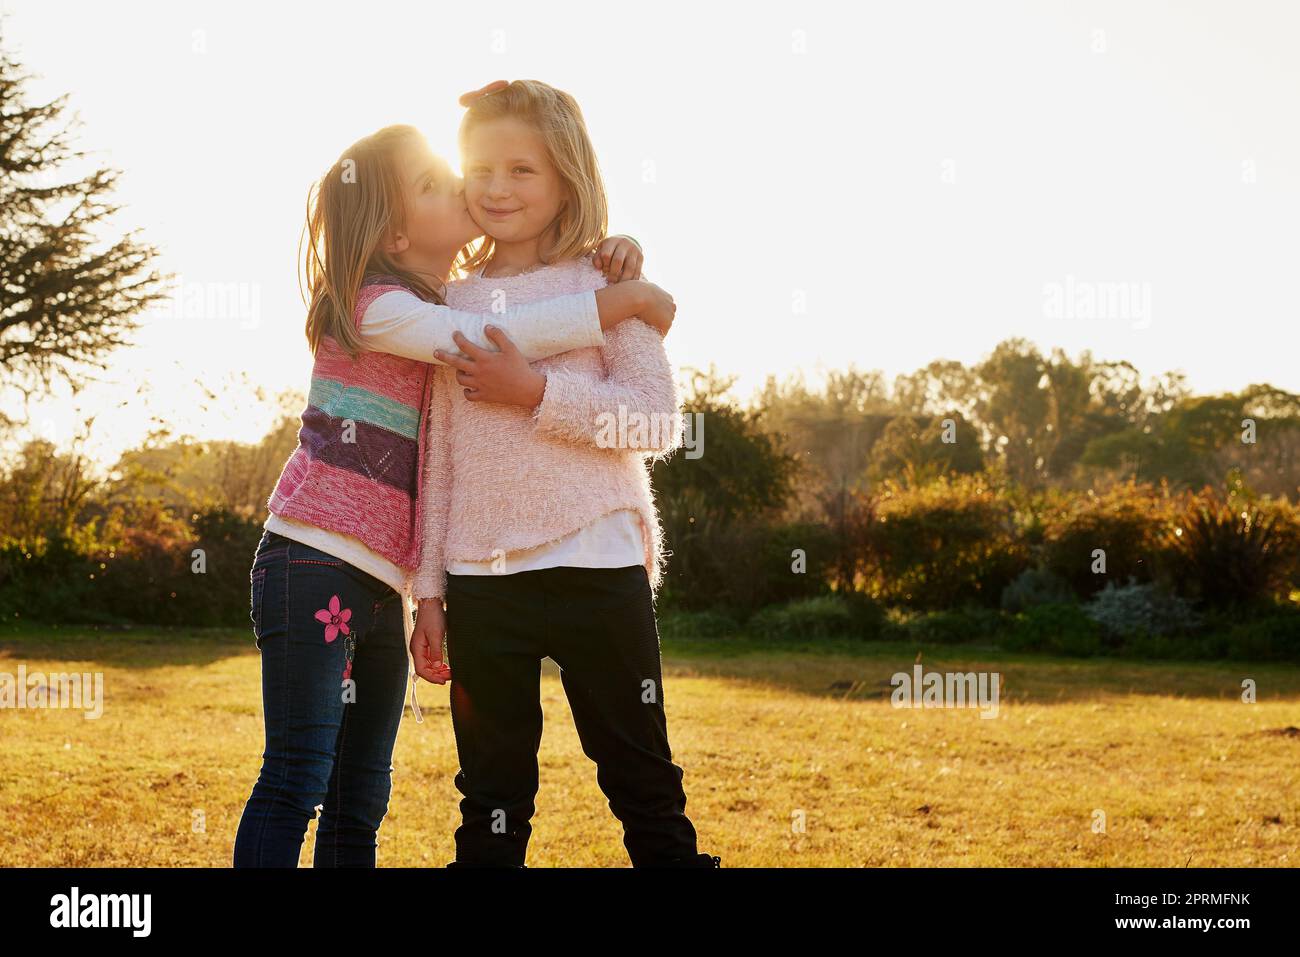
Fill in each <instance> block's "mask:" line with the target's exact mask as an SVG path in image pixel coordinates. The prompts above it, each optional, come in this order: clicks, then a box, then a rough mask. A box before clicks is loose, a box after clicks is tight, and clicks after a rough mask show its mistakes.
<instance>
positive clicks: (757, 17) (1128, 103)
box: [0, 0, 1300, 456]
mask: <svg viewBox="0 0 1300 957" xmlns="http://www.w3.org/2000/svg"><path fill="white" fill-rule="evenodd" d="M0 10H4V11H5V12H6V13H7V14H8V18H7V22H6V25H5V27H4V37H5V43H6V45H7V46H8V47H9V48H10V49H11V50H13V51H14V52H15V53H16V54H17V55H18V56H19V58H20V59H21V60H22V61H23V62H24V63H25V65H26V66H27V68H28V69H29V70H31V71H34V72H37V73H39V74H42V78H41V79H40V81H39V82H37V83H36V84H34V86H33V92H34V94H35V95H37V96H40V97H47V96H53V95H57V94H59V93H62V92H70V93H71V94H72V106H73V108H74V109H75V110H77V111H78V112H79V113H80V115H81V117H82V119H83V121H84V128H83V130H82V132H81V139H80V142H81V144H82V145H83V146H85V147H87V148H94V149H97V150H101V151H102V153H101V154H100V155H101V156H102V157H103V159H104V160H105V161H106V162H108V163H111V164H112V165H115V166H117V167H120V168H121V169H123V170H124V171H125V177H124V180H123V184H122V188H121V190H120V192H119V198H120V199H121V200H123V201H125V202H126V203H128V204H129V209H128V210H127V212H126V213H125V214H124V217H125V218H124V219H123V224H124V225H136V224H138V225H139V226H141V227H143V228H144V230H145V238H146V239H147V240H148V241H150V242H152V243H154V244H156V245H158V246H160V247H161V248H162V249H163V251H164V254H165V257H164V259H163V261H162V263H161V267H162V268H163V269H166V270H170V271H173V272H176V273H179V274H180V275H181V277H182V278H183V280H184V282H185V283H186V284H189V283H200V284H205V285H203V286H199V287H196V288H199V289H205V290H206V289H211V288H213V287H215V286H219V285H221V284H239V288H241V289H242V290H243V292H244V294H245V295H246V296H249V297H250V298H249V299H248V301H247V305H248V306H252V305H253V304H256V306H257V314H256V315H255V316H253V317H252V318H251V320H249V319H245V318H243V317H241V315H240V314H239V313H238V312H237V311H234V310H231V311H228V312H227V313H226V314H225V315H211V314H208V313H207V310H204V309H194V308H185V309H182V310H180V314H179V315H176V314H173V315H158V316H154V317H151V318H150V319H148V320H147V323H146V327H145V328H144V329H143V330H142V331H141V333H140V334H139V336H138V339H137V341H138V345H137V346H136V347H134V348H132V349H130V350H124V351H121V352H119V353H117V354H115V355H114V356H113V357H112V359H111V362H112V366H113V368H112V370H111V373H110V375H111V377H112V379H113V382H112V383H110V384H107V385H106V386H104V387H102V388H99V389H92V390H90V391H89V392H88V393H85V394H83V396H81V397H80V398H79V400H78V401H79V402H80V406H79V407H80V408H81V409H82V410H84V411H98V412H99V413H100V415H99V420H98V422H97V424H96V427H95V439H94V443H93V446H92V447H93V448H94V449H95V450H96V451H98V452H99V454H101V455H103V456H111V455H112V454H114V453H116V451H118V450H119V449H121V448H123V447H126V446H131V445H134V444H136V443H137V442H138V441H139V440H140V439H141V438H142V437H143V435H144V433H145V431H146V429H147V428H148V420H149V416H150V415H151V414H153V415H157V416H160V417H161V418H163V419H165V420H167V421H168V422H170V423H171V424H172V425H173V426H174V427H176V428H178V429H179V430H181V431H188V432H191V433H193V434H196V435H199V436H201V437H224V436H229V437H236V438H242V439H247V440H252V439H256V438H257V437H259V436H260V435H261V434H262V433H263V432H264V431H265V429H266V427H267V425H268V424H269V421H270V413H269V410H268V409H266V408H265V407H263V406H259V405H257V404H256V403H255V402H253V401H251V400H250V398H249V397H248V396H246V395H245V394H243V392H242V390H227V391H224V392H221V393H220V395H219V398H218V401H216V402H206V403H205V402H203V401H201V393H200V391H199V390H198V389H197V388H196V387H195V385H194V381H195V379H196V378H201V379H202V380H203V381H204V382H206V383H208V384H209V385H211V386H213V387H214V388H217V389H218V390H219V391H220V389H221V386H222V383H225V382H228V381H230V377H231V376H235V375H239V374H242V373H246V374H247V376H248V379H249V380H250V381H251V382H252V383H254V384H257V385H260V386H262V387H264V388H265V389H266V390H267V391H268V393H273V392H276V391H278V390H281V389H284V388H300V389H303V390H305V388H306V384H307V377H308V372H309V369H310V356H309V354H308V352H307V349H306V345H305V343H304V340H303V336H302V320H303V306H302V303H301V300H300V299H299V296H298V291H297V280H296V274H295V251H296V246H297V241H298V235H299V229H300V227H301V221H302V215H303V207H304V201H305V197H306V190H307V187H308V184H309V183H310V181H311V180H312V179H313V178H314V177H315V176H316V175H317V174H318V173H319V172H320V171H321V170H322V169H323V168H325V167H326V166H327V165H328V164H329V163H330V162H331V161H332V160H333V159H334V158H335V157H336V156H337V155H338V154H339V153H340V152H341V151H342V150H343V149H344V147H346V146H347V145H348V144H349V143H350V142H352V141H353V140H354V139H355V138H357V137H358V136H360V135H363V134H365V133H367V132H370V131H372V130H373V129H376V128H378V127H379V126H382V125H384V124H387V123H391V122H409V123H414V124H415V125H417V126H419V127H421V128H422V129H423V130H425V132H426V133H427V134H428V136H429V138H430V141H431V142H432V143H433V145H434V148H435V149H436V150H439V151H441V152H443V153H444V155H446V156H448V158H449V159H451V161H452V162H453V165H454V164H455V162H456V156H455V129H456V124H457V122H458V120H459V117H460V114H461V112H462V111H461V109H460V108H459V107H458V106H457V105H456V96H457V94H459V93H460V92H462V91H463V90H467V89H472V88H475V87H478V86H480V85H482V84H484V83H486V82H487V81H489V80H492V79H496V78H506V79H515V78H521V77H529V78H536V79H542V80H546V81H547V82H550V83H552V84H554V85H556V86H558V87H560V88H562V89H565V90H567V91H569V92H571V93H572V94H574V96H575V97H576V98H577V99H578V101H579V103H580V104H581V105H582V107H583V111H584V113H585V115H586V118H587V122H588V126H589V128H590V131H591V134H592V137H593V139H594V141H595V144H596V148H597V151H598V155H599V157H600V160H601V165H602V168H603V171H604V174H605V178H606V186H607V188H608V190H609V194H610V200H611V227H612V229H613V231H615V232H626V233H631V234H632V235H634V236H636V237H637V238H638V239H640V240H641V242H642V243H643V244H644V245H645V247H646V249H647V253H648V266H647V274H648V276H649V277H650V278H652V279H654V280H656V281H657V282H660V283H661V284H662V285H664V286H665V287H666V288H668V289H670V290H671V291H672V292H673V294H674V295H675V296H676V298H677V301H678V319H677V323H676V325H675V326H674V328H673V331H672V333H671V335H670V336H669V339H668V344H669V349H670V353H671V354H672V356H673V358H674V360H675V362H677V363H678V364H679V365H694V366H707V365H708V364H709V363H710V362H713V363H716V364H717V366H718V367H719V369H720V370H722V371H724V372H732V373H737V374H739V375H740V382H739V384H738V388H737V393H738V395H739V396H740V397H742V398H745V397H747V396H748V395H749V394H750V392H751V390H752V389H753V388H754V387H756V386H758V385H759V384H761V382H762V380H763V378H764V377H765V376H766V375H767V374H768V373H776V374H778V375H784V374H787V373H789V372H792V371H795V370H797V369H803V370H805V371H806V372H807V373H808V375H809V377H810V378H816V376H817V373H818V371H819V370H824V369H825V368H828V367H829V368H842V367H845V366H847V365H849V364H850V363H853V364H856V365H857V366H858V367H859V368H868V369H869V368H878V369H882V370H883V371H884V372H885V373H887V374H888V375H889V376H891V377H892V376H893V375H895V374H898V373H902V372H911V371H913V370H915V369H916V368H918V367H920V366H922V365H925V364H926V363H928V362H929V361H930V360H932V359H936V358H952V359H959V360H961V361H963V362H967V363H970V362H975V361H977V360H978V359H979V358H981V357H982V356H983V355H985V354H986V353H987V352H988V351H989V350H990V349H992V348H993V346H994V345H995V344H996V343H997V342H998V341H1000V340H1002V339H1004V338H1006V337H1008V336H1012V335H1022V336H1025V337H1028V338H1029V339H1032V340H1033V341H1035V342H1036V343H1038V344H1039V346H1040V347H1042V348H1043V349H1044V351H1047V350H1050V348H1051V347H1053V346H1061V347H1063V348H1065V349H1066V350H1067V351H1068V352H1069V353H1070V354H1071V355H1075V354H1077V353H1078V352H1079V351H1080V350H1082V349H1085V348H1087V349H1091V350H1092V351H1093V352H1094V354H1095V355H1097V356H1098V357H1100V358H1112V359H1128V360H1130V361H1131V362H1133V363H1134V364H1135V365H1136V366H1137V367H1138V369H1139V370H1140V371H1141V372H1142V373H1143V375H1144V376H1151V375H1154V374H1157V373H1160V372H1163V371H1166V370H1171V369H1182V370H1184V371H1185V372H1186V373H1187V374H1188V376H1189V379H1190V382H1191V384H1192V386H1193V388H1195V389H1196V390H1197V391H1201V392H1215V391H1221V390H1235V389H1240V388H1243V387H1244V386H1246V385H1247V384H1249V383H1252V382H1258V381H1267V382H1271V383H1273V384H1274V385H1276V386H1279V387H1282V388H1286V389H1290V390H1293V391H1300V370H1298V369H1297V361H1296V359H1297V357H1296V352H1297V349H1296V347H1297V345H1298V344H1300V333H1298V332H1297V319H1300V287H1298V286H1297V283H1296V282H1295V280H1294V276H1295V270H1296V264H1297V262H1300V255H1298V254H1300V225H1298V224H1300V109H1298V108H1297V103H1298V102H1300V57H1298V56H1297V51H1300V12H1298V11H1300V7H1298V5H1296V4H1294V3H1287V2H1275V3H1264V2H1244V3H1228V2H1218V3H1207V2H1199V3H1189V2H1180V3H1158V2H1141V3H1132V2H1128V3H1125V2H1116V3H1063V2H1055V3H1045V2H1038V3H1032V2H1024V3H1011V2H981V3H961V2H954V3H936V2H907V3H903V2H898V3H889V4H883V3H873V4H865V5H850V4H846V3H842V2H837V3H809V2H796V3H768V4H753V3H698V2H695V3H671V2H664V3H656V4H650V5H646V4H626V5H619V4H613V5H611V4H595V5H593V4H591V3H572V4H568V5H565V4H561V3H546V4H540V3H493V4H480V5H472V4H445V3H423V2H422V3H411V4H401V5H399V4H389V3H382V2H378V0H370V2H367V3H341V4H333V5H325V4H320V3H311V4H300V5H295V4H290V3H282V2H265V0H264V2H261V3H234V2H221V3H167V4H163V3H144V2H140V3H129V4H128V3H111V4H110V3H91V2H85V3H51V2H48V0H21V2H15V0H0ZM800 31H801V32H800ZM1097 31H1101V32H1100V33H1098V32H1097ZM801 50H802V52H800V51H801ZM1244 164H1248V165H1244ZM647 169H652V170H653V177H652V179H653V181H649V182H648V181H647V176H646V170H647ZM1244 171H1245V172H1249V173H1250V175H1243V173H1244ZM1252 177H1253V180H1254V181H1253V182H1246V181H1243V180H1249V179H1251V178H1252ZM1067 277H1073V280H1072V281H1073V283H1074V286H1071V287H1067V286H1066V284H1067V282H1070V281H1071V280H1069V279H1068V278H1067ZM1097 282H1122V283H1133V284H1136V285H1134V286H1133V287H1131V288H1132V289H1134V290H1136V291H1138V292H1139V293H1140V294H1141V295H1149V297H1150V299H1149V312H1143V313H1141V314H1140V315H1139V316H1138V317H1137V318H1134V317H1133V316H1126V315H1123V314H1120V315H1115V314H1112V315H1110V316H1108V317H1102V318H1083V317H1077V316H1073V315H1072V314H1071V312H1069V311H1067V312H1066V313H1065V315H1064V316H1058V317H1052V316H1050V315H1047V314H1046V311H1045V307H1044V301H1045V285H1046V284H1050V283H1058V284H1060V285H1061V287H1062V288H1072V289H1073V288H1079V287H1080V286H1081V284H1082V288H1084V289H1085V290H1087V289H1088V288H1089V287H1088V285H1087V284H1089V283H1097ZM1137 301H1138V302H1139V303H1140V302H1141V301H1142V300H1141V299H1139V300H1137ZM800 310H802V311H800ZM246 326H252V328H246ZM138 384H144V385H145V387H146V395H145V396H144V397H143V398H133V396H134V393H135V390H136V388H137V385H138ZM123 400H129V401H127V402H126V404H125V405H124V406H121V407H118V405H117V403H118V402H120V401H123ZM34 411H35V413H36V415H35V422H36V424H37V427H38V428H37V430H38V431H43V432H44V433H45V434H48V435H50V436H51V437H54V438H55V439H56V440H59V441H61V442H62V441H66V440H67V438H68V435H69V430H70V428H71V425H72V422H73V421H74V416H73V412H74V403H73V402H72V401H70V400H69V399H67V398H66V397H52V398H50V399H47V400H46V401H44V402H42V403H41V404H40V405H39V406H38V407H37V408H36V409H35V410H34Z"/></svg>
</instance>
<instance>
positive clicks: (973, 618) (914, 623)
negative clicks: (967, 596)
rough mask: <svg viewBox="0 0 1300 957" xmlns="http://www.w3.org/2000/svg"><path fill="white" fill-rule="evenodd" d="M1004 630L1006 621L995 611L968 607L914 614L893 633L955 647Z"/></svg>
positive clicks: (903, 637)
mask: <svg viewBox="0 0 1300 957" xmlns="http://www.w3.org/2000/svg"><path fill="white" fill-rule="evenodd" d="M1005 627H1006V622H1005V621H1004V619H1003V616H1002V615H1001V614H999V613H998V612H996V611H993V610H992V609H990V608H975V607H967V608H961V609H957V610H954V611H933V612H928V613H926V614H921V615H917V616H915V617H914V618H911V619H909V620H908V621H905V622H903V623H902V624H901V625H899V626H896V628H895V629H894V633H895V634H896V635H897V636H898V637H899V638H901V639H903V640H907V641H917V642H928V643H932V644H940V645H957V644H965V643H967V642H972V641H984V640H988V639H990V638H996V637H997V636H998V635H999V634H1000V633H1001V631H1002V630H1003V629H1004V628H1005Z"/></svg>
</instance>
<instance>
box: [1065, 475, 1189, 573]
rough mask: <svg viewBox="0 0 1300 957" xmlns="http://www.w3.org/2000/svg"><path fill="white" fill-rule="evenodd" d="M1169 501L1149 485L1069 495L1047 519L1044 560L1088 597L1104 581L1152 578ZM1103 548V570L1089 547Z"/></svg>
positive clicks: (1161, 547) (1159, 555)
mask: <svg viewBox="0 0 1300 957" xmlns="http://www.w3.org/2000/svg"><path fill="white" fill-rule="evenodd" d="M1169 513H1170V505H1169V503H1168V501H1167V500H1166V499H1165V498H1164V497H1163V495H1161V494H1159V493H1157V492H1156V491H1155V490H1153V489H1152V488H1151V487H1150V486H1144V485H1134V484H1133V483H1129V484H1127V485H1119V486H1116V487H1114V488H1112V489H1110V490H1109V491H1107V492H1105V493H1103V494H1101V495H1094V494H1093V493H1092V492H1091V491H1089V494H1088V497H1086V498H1084V497H1079V498H1074V499H1071V500H1069V501H1068V503H1067V504H1066V505H1065V506H1064V507H1063V508H1061V509H1059V510H1057V511H1056V512H1055V513H1054V514H1053V515H1052V516H1051V517H1050V518H1049V519H1048V520H1047V529H1046V531H1045V534H1044V540H1043V559H1044V565H1045V566H1046V567H1047V568H1048V569H1049V570H1050V571H1052V572H1053V573H1055V574H1056V575H1057V576H1058V577H1059V578H1061V579H1062V580H1064V581H1065V582H1066V583H1067V584H1068V585H1069V586H1070V589H1071V590H1072V591H1073V593H1074V594H1075V595H1077V596H1079V597H1080V598H1084V599H1086V598H1089V597H1091V596H1092V595H1093V594H1095V593H1096V592H1097V591H1099V590H1100V589H1101V588H1102V587H1103V585H1105V583H1106V582H1107V581H1126V580H1128V579H1130V578H1133V579H1136V580H1137V581H1142V582H1145V581H1151V580H1153V579H1154V578H1155V577H1156V574H1157V569H1158V568H1159V567H1160V566H1161V564H1162V559H1163V557H1164V555H1163V553H1164V549H1165V545H1164V541H1163V534H1164V531H1165V529H1166V528H1167V527H1168V522H1169ZM1098 548H1100V549H1103V550H1104V552H1105V569H1106V571H1105V574H1098V573H1097V572H1094V571H1093V563H1094V561H1095V559H1094V557H1093V551H1094V549H1098Z"/></svg>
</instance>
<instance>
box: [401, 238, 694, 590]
mask: <svg viewBox="0 0 1300 957" xmlns="http://www.w3.org/2000/svg"><path fill="white" fill-rule="evenodd" d="M604 285H605V277H604V275H603V274H602V273H600V271H598V270H597V269H595V268H594V267H593V266H592V264H591V260H590V258H589V257H588V258H583V259H576V260H570V261H566V262H561V263H556V264H554V265H550V266H544V267H541V268H539V269H535V270H530V271H528V272H526V273H523V274H522V275H518V276H498V277H480V276H472V277H470V278H467V279H463V280H460V281H458V282H455V283H452V284H451V286H450V287H449V288H448V291H447V304H448V305H449V306H452V307H453V308H456V309H463V310H477V311H484V312H487V311H492V310H493V309H500V308H501V306H503V305H504V306H505V307H506V308H514V307H515V306H518V305H522V304H523V303H525V302H531V301H534V300H538V299H546V298H550V297H552V296H560V295H566V294H570V293H577V292H586V291H589V290H595V289H599V288H601V287H602V286H604ZM532 365H533V368H534V369H536V370H538V371H539V372H542V373H545V375H546V391H545V396H544V398H543V399H542V403H541V405H539V406H538V407H537V408H536V409H534V410H529V409H524V408H520V407H518V406H509V405H498V404H494V403H485V402H470V401H469V400H467V399H466V398H465V395H464V391H463V389H462V388H461V386H460V385H459V384H458V383H457V382H456V378H455V370H454V369H449V368H448V367H445V366H438V367H436V368H435V370H434V374H435V380H434V383H433V386H432V394H431V404H430V409H429V414H428V416H427V422H428V433H427V436H426V443H427V445H426V455H425V458H424V465H425V468H424V479H423V481H424V486H423V490H422V501H423V502H424V503H425V507H424V510H423V522H424V533H423V536H422V541H421V551H420V563H419V566H418V568H417V569H416V573H415V578H414V581H413V589H414V596H415V597H416V598H434V597H442V596H444V595H445V594H446V590H445V589H446V564H447V562H448V560H451V559H459V560H464V561H486V560H489V559H492V558H495V557H497V556H498V555H501V554H505V553H508V552H512V551H516V550H518V549H525V548H534V547H536V546H538V545H543V544H547V543H549V542H554V541H556V540H558V539H560V538H563V537H564V536H565V535H568V534H570V533H572V532H574V531H577V530H578V529H579V528H582V527H583V526H584V525H587V524H588V523H590V522H593V521H595V520H596V519H598V518H600V517H602V516H604V515H607V514H609V513H610V512H612V511H614V510H616V509H620V508H630V509H633V510H635V511H636V512H637V513H638V514H639V515H640V517H641V524H642V531H643V533H644V534H643V540H644V542H645V565H646V572H647V574H648V575H649V577H650V583H651V588H652V589H657V588H658V586H659V583H660V580H661V571H662V562H663V552H662V543H661V530H660V526H659V518H658V514H657V513H656V511H655V506H654V500H653V495H652V492H651V489H650V476H649V465H650V462H651V461H652V459H653V458H654V457H656V456H659V455H663V454H666V453H668V452H670V451H672V450H673V449H675V448H677V447H678V446H680V445H681V441H682V434H681V433H682V429H681V425H682V420H681V415H680V410H679V405H678V395H677V389H676V385H675V383H674V381H673V374H672V366H671V364H670V363H669V361H668V355H667V353H666V352H665V351H664V344H663V337H662V336H661V335H660V334H659V333H658V332H657V331H656V330H654V329H653V328H651V327H650V326H647V325H646V324H645V323H643V322H640V321H638V320H635V319H633V320H629V321H627V322H623V323H620V324H619V325H617V326H615V327H614V328H613V329H612V330H610V331H608V332H606V333H605V344H604V346H602V347H600V348H584V349H574V350H572V351H570V352H564V353H561V354H560V355H557V356H551V357H548V358H546V359H540V360H538V361H536V362H534V363H533V364H532ZM642 417H644V418H642ZM647 420H650V421H652V422H654V423H658V425H659V426H661V427H652V428H649V429H639V430H638V429H636V428H635V427H627V426H628V423H632V424H633V425H635V423H636V422H638V421H641V422H645V421H647ZM620 422H621V423H623V427H620V426H619V424H618V423H620ZM669 422H671V426H670V427H669V426H668V425H667V423H669ZM611 438H613V439H614V440H615V441H614V442H613V443H611V441H610V440H611Z"/></svg>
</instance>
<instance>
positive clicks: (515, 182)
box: [465, 117, 568, 243]
mask: <svg viewBox="0 0 1300 957" xmlns="http://www.w3.org/2000/svg"><path fill="white" fill-rule="evenodd" d="M567 195H568V191H567V190H566V189H565V186H564V183H563V181H562V180H561V179H560V174H559V172H558V171H557V170H556V168H555V166H554V164H552V163H551V159H550V156H549V155H548V152H547V149H546V144H545V143H543V142H542V138H541V136H539V135H538V133H537V131H536V130H534V129H533V128H532V127H530V126H529V125H528V124H527V123H524V122H523V121H522V120H518V119H515V118H514V117H502V118H501V119H497V120H490V121H488V122H485V123H479V124H477V125H475V126H474V127H473V128H471V130H470V131H469V135H468V136H467V138H466V140H465V199H466V201H467V202H468V204H469V212H470V215H471V216H473V217H474V221H475V222H476V223H478V225H479V227H480V228H481V229H482V230H483V232H485V233H487V234H488V235H489V236H491V237H492V238H493V239H495V240H496V241H497V242H500V243H519V242H528V241H530V240H534V239H536V238H538V237H539V236H541V235H542V234H543V233H545V232H546V230H547V228H548V227H549V226H550V225H551V223H553V222H555V217H556V216H558V215H559V214H560V210H561V209H563V208H564V202H565V199H566V197H567Z"/></svg>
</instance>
